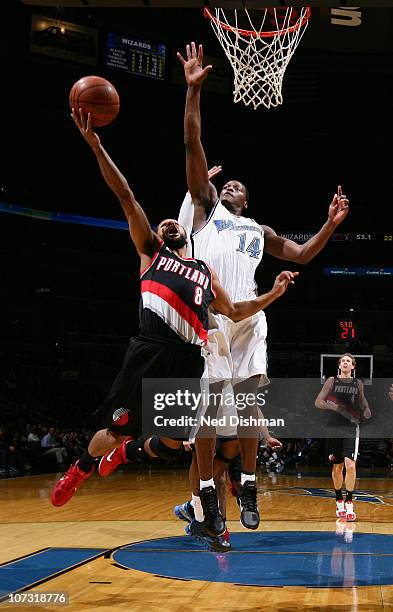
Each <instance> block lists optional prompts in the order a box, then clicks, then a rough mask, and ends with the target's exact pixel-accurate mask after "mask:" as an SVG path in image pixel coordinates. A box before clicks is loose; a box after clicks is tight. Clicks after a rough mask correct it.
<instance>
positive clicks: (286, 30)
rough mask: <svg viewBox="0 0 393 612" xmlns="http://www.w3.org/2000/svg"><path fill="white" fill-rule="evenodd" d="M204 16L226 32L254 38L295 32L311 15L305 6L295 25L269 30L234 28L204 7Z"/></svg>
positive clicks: (308, 8)
mask: <svg viewBox="0 0 393 612" xmlns="http://www.w3.org/2000/svg"><path fill="white" fill-rule="evenodd" d="M204 14H205V17H208V18H209V19H210V21H214V23H216V24H217V25H220V26H221V28H222V29H223V30H227V31H228V32H237V33H238V34H241V35H242V36H254V38H273V36H277V35H279V36H284V35H285V34H290V33H291V32H295V31H296V30H298V29H299V28H301V27H302V26H303V25H304V24H305V23H306V21H308V20H309V18H310V15H311V9H310V7H309V6H308V7H306V12H305V14H304V15H303V17H302V19H301V20H300V21H299V20H298V21H297V22H296V23H295V25H293V26H291V27H290V28H284V29H283V30H272V31H270V32H263V31H262V32H256V31H255V30H243V29H242V28H235V26H231V25H229V24H228V23H224V22H223V21H220V20H219V19H217V17H215V16H214V15H213V14H212V13H211V12H210V10H209V9H208V8H206V7H205V8H204Z"/></svg>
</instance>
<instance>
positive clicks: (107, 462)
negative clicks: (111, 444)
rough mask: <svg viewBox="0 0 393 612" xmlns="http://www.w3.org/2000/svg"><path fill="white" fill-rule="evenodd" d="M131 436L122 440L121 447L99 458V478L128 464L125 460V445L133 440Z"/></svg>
mask: <svg viewBox="0 0 393 612" xmlns="http://www.w3.org/2000/svg"><path fill="white" fill-rule="evenodd" d="M133 439H134V438H132V437H131V436H129V437H128V438H126V439H125V440H123V442H122V444H121V446H119V447H118V448H114V449H113V450H111V451H108V452H107V453H105V455H104V456H103V457H101V461H100V464H99V466H98V473H99V475H100V476H109V475H110V474H112V472H114V471H115V470H116V468H118V467H119V465H121V464H122V463H128V461H127V458H126V444H127V442H130V440H133Z"/></svg>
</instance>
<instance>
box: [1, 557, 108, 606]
mask: <svg viewBox="0 0 393 612" xmlns="http://www.w3.org/2000/svg"><path fill="white" fill-rule="evenodd" d="M57 548H61V549H64V550H70V547H69V546H68V547H65V546H50V547H49V548H44V551H47V550H56V549H57ZM88 548H89V547H88V546H86V547H80V546H77V547H75V549H72V550H81V549H82V550H86V549H88ZM90 548H92V547H90ZM106 552H107V550H105V549H103V552H101V553H99V554H97V555H94V556H92V557H89V558H88V559H86V560H85V561H80V562H79V563H76V564H75V565H71V566H70V567H67V568H66V569H64V570H60V571H59V572H55V573H54V574H51V575H50V576H46V578H42V579H41V580H37V581H35V582H32V583H31V584H29V585H27V586H24V587H22V588H20V589H16V590H15V591H12V594H15V593H23V592H24V591H28V590H29V589H31V588H32V587H35V586H39V585H40V584H45V582H48V581H49V580H52V578H57V577H58V576H62V575H63V574H67V573H68V572H71V571H72V570H74V569H76V568H77V567H81V566H82V565H86V563H90V561H95V560H96V559H99V557H103V556H104V554H105V553H106ZM27 556H29V555H27ZM22 558H23V557H22ZM9 594H10V593H7V594H6V595H3V596H0V603H2V602H3V601H5V600H6V599H7V598H8V596H9Z"/></svg>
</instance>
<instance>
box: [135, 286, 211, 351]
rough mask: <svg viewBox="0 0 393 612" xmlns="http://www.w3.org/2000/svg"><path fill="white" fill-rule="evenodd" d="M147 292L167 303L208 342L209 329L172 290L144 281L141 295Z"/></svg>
mask: <svg viewBox="0 0 393 612" xmlns="http://www.w3.org/2000/svg"><path fill="white" fill-rule="evenodd" d="M145 291H149V292H150V293H155V294H156V295H158V296H159V297H160V298H162V299H163V300H164V301H165V302H167V303H168V304H169V305H170V306H171V307H172V308H173V309H174V310H176V312H177V313H178V314H179V315H180V316H181V317H182V318H183V319H184V320H185V321H187V323H188V324H189V325H191V327H192V328H193V330H194V331H195V333H196V334H197V336H198V337H199V338H200V339H201V340H203V341H204V342H207V329H204V327H203V325H202V323H201V321H200V320H199V319H198V317H197V315H196V314H195V312H194V311H193V310H192V309H191V308H190V307H189V306H187V304H186V303H185V302H183V300H182V299H181V298H180V297H179V296H178V295H177V294H176V293H175V292H174V291H172V289H169V287H166V285H162V284H161V283H158V282H156V281H151V280H143V281H142V283H141V293H144V292H145Z"/></svg>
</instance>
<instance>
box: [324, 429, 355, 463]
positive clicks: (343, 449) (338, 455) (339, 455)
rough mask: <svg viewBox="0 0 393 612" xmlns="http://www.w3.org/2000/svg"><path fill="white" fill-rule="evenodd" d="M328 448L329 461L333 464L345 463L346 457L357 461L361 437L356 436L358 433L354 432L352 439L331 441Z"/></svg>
mask: <svg viewBox="0 0 393 612" xmlns="http://www.w3.org/2000/svg"><path fill="white" fill-rule="evenodd" d="M327 448H328V454H329V459H330V461H331V462H332V463H336V464H337V463H343V462H344V458H345V457H348V459H353V460H354V461H356V460H357V456H358V449H359V435H356V432H354V436H353V437H351V438H336V439H332V440H329V443H328V446H327Z"/></svg>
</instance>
